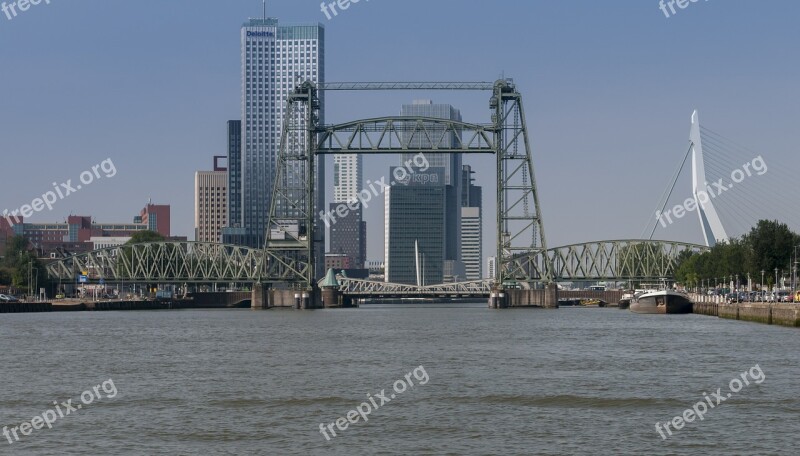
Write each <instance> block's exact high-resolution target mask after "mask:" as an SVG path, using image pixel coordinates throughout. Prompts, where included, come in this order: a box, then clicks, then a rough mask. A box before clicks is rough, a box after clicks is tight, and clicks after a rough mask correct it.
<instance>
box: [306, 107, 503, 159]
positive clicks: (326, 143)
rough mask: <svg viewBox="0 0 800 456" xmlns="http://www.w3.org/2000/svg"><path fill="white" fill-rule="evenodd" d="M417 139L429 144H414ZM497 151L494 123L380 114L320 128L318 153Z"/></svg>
mask: <svg viewBox="0 0 800 456" xmlns="http://www.w3.org/2000/svg"><path fill="white" fill-rule="evenodd" d="M463 137H466V140H464V139H462V138H463ZM414 143H422V144H426V145H427V147H425V148H420V147H414ZM495 152H496V148H495V144H494V127H493V126H491V125H477V124H470V123H465V122H459V121H454V120H448V119H437V118H429V117H400V116H398V117H380V118H375V119H364V120H357V121H355V122H348V123H344V124H339V125H330V126H326V127H324V128H322V129H320V130H319V131H318V132H317V154H365V153H370V154H400V153H451V154H453V153H464V154H466V153H495Z"/></svg>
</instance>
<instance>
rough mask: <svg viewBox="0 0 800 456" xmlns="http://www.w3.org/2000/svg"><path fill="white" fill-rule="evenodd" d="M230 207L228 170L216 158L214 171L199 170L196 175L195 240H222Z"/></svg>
mask: <svg viewBox="0 0 800 456" xmlns="http://www.w3.org/2000/svg"><path fill="white" fill-rule="evenodd" d="M228 207H229V206H228V170H227V169H225V168H222V167H219V166H218V165H217V163H216V160H215V163H214V171H198V172H196V173H195V176H194V239H195V241H198V242H222V229H223V228H225V227H226V226H228Z"/></svg>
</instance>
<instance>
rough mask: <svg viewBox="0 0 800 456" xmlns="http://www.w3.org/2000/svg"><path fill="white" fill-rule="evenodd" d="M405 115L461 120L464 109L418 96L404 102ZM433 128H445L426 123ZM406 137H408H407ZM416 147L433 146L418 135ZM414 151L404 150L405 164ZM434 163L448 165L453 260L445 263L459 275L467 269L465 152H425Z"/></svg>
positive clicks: (448, 237) (437, 132)
mask: <svg viewBox="0 0 800 456" xmlns="http://www.w3.org/2000/svg"><path fill="white" fill-rule="evenodd" d="M400 115H401V116H421V117H432V118H436V119H446V120H456V121H459V122H460V121H461V112H460V111H459V110H458V109H455V108H454V107H453V106H451V105H449V104H434V103H433V101H431V100H414V102H413V103H412V104H406V105H403V106H402V108H401V109H400ZM426 128H427V129H428V131H430V132H433V137H435V138H438V137H441V136H442V135H443V134H444V130H443V129H441V128H436V127H434V126H433V125H430V126H427V127H426ZM451 136H452V137H451V138H447V139H446V140H445V141H444V143H448V142H449V143H450V144H451V145H455V144H456V143H457V141H460V138H456V137H455V135H451ZM404 139H405V138H404ZM411 146H412V147H423V148H424V147H430V146H431V142H430V141H429V140H428V139H426V138H423V137H421V136H418V137H416V138H414V140H413V141H412V142H411ZM413 155H414V154H401V157H400V160H401V166H402V163H405V162H406V161H407V160H411V159H412V158H413ZM425 158H426V159H427V160H428V163H430V166H431V167H436V168H443V169H444V185H445V198H446V202H445V227H444V233H445V239H444V241H445V250H444V260H445V261H448V262H449V264H447V265H446V266H445V269H446V270H447V274H446V275H457V274H459V273H460V272H459V271H461V270H463V265H461V264H460V260H461V178H462V176H461V163H462V156H461V154H425Z"/></svg>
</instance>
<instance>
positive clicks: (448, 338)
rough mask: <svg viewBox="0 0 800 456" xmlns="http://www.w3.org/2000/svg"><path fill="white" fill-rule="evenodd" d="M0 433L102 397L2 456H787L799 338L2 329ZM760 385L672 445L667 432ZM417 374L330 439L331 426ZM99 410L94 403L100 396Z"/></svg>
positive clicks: (517, 328)
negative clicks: (324, 428) (323, 427)
mask: <svg viewBox="0 0 800 456" xmlns="http://www.w3.org/2000/svg"><path fill="white" fill-rule="evenodd" d="M0 348H1V349H2V350H0V385H2V388H0V426H8V427H13V426H18V425H19V424H20V423H22V422H24V421H29V420H31V418H32V417H33V416H35V415H40V414H41V413H43V412H44V411H45V410H47V409H49V408H51V407H54V406H53V401H59V402H62V401H66V400H67V399H70V398H72V399H73V401H76V400H77V401H79V399H78V398H79V396H80V394H81V393H82V392H83V391H85V390H87V389H91V388H92V387H93V386H95V385H99V384H101V383H102V382H103V381H105V380H108V379H113V382H114V385H115V387H116V389H117V390H118V394H117V396H116V397H115V398H113V399H112V398H107V397H104V398H103V399H101V400H99V401H95V402H94V403H92V404H91V405H87V406H84V408H83V409H81V410H79V411H78V412H77V413H73V414H72V415H70V416H66V417H64V418H63V419H60V420H58V421H57V422H56V423H55V424H54V426H53V429H47V428H44V429H42V430H35V431H33V433H32V434H31V435H29V436H25V437H22V439H21V440H20V441H19V442H15V443H13V444H9V443H8V441H7V440H5V437H2V436H0V438H2V439H3V440H0V454H35V455H85V454H98V455H125V454H148V455H150V454H152V455H155V454H204V455H205V454H230V455H239V454H241V455H294V454H297V455H306V454H313V455H362V454H379V455H380V454H386V455H389V454H392V455H394V454H451V455H461V454H470V455H472V454H475V455H495V454H496V455H517V454H519V455H523V454H524V455H528V454H531V455H533V454H536V455H572V454H602V455H606V454H608V455H611V454H632V455H672V454H710V455H728V454H796V444H797V441H798V436H800V394H798V391H800V388H798V386H800V362H798V361H800V332H798V330H797V329H795V328H781V327H774V326H767V325H760V324H750V323H743V322H735V321H726V320H720V319H717V318H712V317H705V316H697V315H683V316H643V315H635V314H632V313H630V312H628V311H620V310H616V309H574V308H562V309H560V310H507V311H492V310H489V309H486V308H485V306H484V305H483V304H479V305H474V306H454V307H451V306H436V307H419V306H415V307H411V306H365V307H362V308H361V309H354V310H333V311H314V312H307V311H249V310H223V311H163V312H159V311H152V312H81V313H51V314H13V315H11V314H5V315H0ZM755 364H758V365H759V366H760V368H761V369H762V370H763V372H764V373H765V374H766V380H765V381H763V383H761V384H760V385H756V384H755V383H753V382H751V385H750V386H745V387H744V388H743V389H742V390H741V391H740V392H739V393H738V394H735V395H733V397H732V398H731V399H728V400H727V401H725V402H724V403H723V404H720V405H719V406H717V407H716V408H714V409H713V410H710V411H709V412H708V413H707V415H706V416H705V419H704V420H703V421H702V422H699V421H695V422H693V423H689V424H688V425H687V426H686V427H684V428H683V429H682V430H680V431H677V432H676V433H675V434H674V435H673V436H672V437H670V438H669V439H667V440H666V441H665V440H662V438H661V437H660V436H659V434H658V433H657V432H656V431H655V427H654V425H655V423H656V422H657V421H660V422H665V421H667V420H671V419H672V418H673V417H674V416H677V415H680V414H682V413H683V411H684V410H685V409H686V408H688V407H691V405H692V404H694V403H696V402H698V401H700V400H702V399H703V394H704V393H709V394H710V393H711V392H716V390H717V388H722V391H723V392H725V391H729V390H728V385H729V382H730V380H731V379H732V378H734V377H739V374H740V373H742V372H745V371H747V370H748V369H750V368H751V367H752V366H754V365H755ZM420 365H422V366H424V370H425V372H426V373H427V374H428V377H429V381H428V383H427V384H425V385H420V384H418V383H417V382H418V381H417V380H415V379H414V377H413V375H412V376H411V379H412V380H413V381H414V383H415V386H414V388H413V389H409V390H408V391H406V392H404V393H403V394H398V395H397V397H396V398H395V399H393V400H391V402H390V403H387V404H384V405H383V406H382V407H380V408H379V409H378V410H376V411H373V412H372V413H371V414H370V415H369V421H368V422H366V423H364V422H363V421H361V420H359V422H357V423H356V424H351V425H349V427H348V428H347V430H345V431H343V432H341V431H338V436H337V437H336V438H334V439H333V440H331V441H330V442H328V441H326V440H325V438H324V437H323V436H322V434H321V433H320V432H319V424H320V423H331V422H334V421H335V420H336V419H337V418H339V417H343V416H345V415H346V414H347V412H348V411H349V410H352V409H354V408H355V407H356V406H358V405H359V404H361V403H362V402H364V401H366V400H367V399H368V397H367V394H371V395H372V396H373V397H374V396H375V395H376V394H377V393H379V392H380V391H381V390H383V389H385V390H386V395H387V396H388V394H389V392H390V391H391V389H392V385H393V384H394V382H395V381H396V380H398V379H401V378H403V377H404V376H405V375H406V374H407V373H409V372H411V371H412V370H413V369H414V368H416V367H418V366H420ZM100 391H101V393H102V392H103V390H102V389H101V390H100Z"/></svg>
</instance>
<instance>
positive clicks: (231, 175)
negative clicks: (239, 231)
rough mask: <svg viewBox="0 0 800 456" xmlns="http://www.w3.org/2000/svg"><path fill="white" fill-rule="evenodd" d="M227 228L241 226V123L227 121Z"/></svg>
mask: <svg viewBox="0 0 800 456" xmlns="http://www.w3.org/2000/svg"><path fill="white" fill-rule="evenodd" d="M228 226H230V227H241V226H242V121H241V120H229V121H228Z"/></svg>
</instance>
